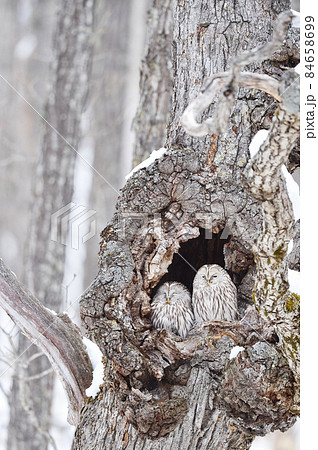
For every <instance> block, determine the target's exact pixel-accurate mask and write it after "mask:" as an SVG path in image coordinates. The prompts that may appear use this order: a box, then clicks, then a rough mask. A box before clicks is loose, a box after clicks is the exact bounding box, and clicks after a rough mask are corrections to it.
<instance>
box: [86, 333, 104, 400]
mask: <svg viewBox="0 0 318 450" xmlns="http://www.w3.org/2000/svg"><path fill="white" fill-rule="evenodd" d="M83 343H84V345H85V346H86V348H87V353H88V356H89V358H90V360H91V363H92V366H93V381H92V384H91V385H90V387H89V388H87V389H86V395H87V397H93V398H94V397H96V395H97V394H98V392H99V386H100V385H101V384H103V381H104V380H103V377H104V365H103V360H102V356H103V354H102V352H101V351H100V349H99V347H98V345H96V344H95V343H94V342H92V341H90V340H89V339H87V338H86V337H84V338H83Z"/></svg>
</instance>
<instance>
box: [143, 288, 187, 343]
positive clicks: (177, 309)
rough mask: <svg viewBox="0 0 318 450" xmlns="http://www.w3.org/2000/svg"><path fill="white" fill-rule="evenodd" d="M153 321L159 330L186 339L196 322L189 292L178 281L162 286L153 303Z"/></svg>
mask: <svg viewBox="0 0 318 450" xmlns="http://www.w3.org/2000/svg"><path fill="white" fill-rule="evenodd" d="M151 321H152V323H153V326H154V327H155V328H156V329H157V330H162V329H165V330H168V331H172V332H173V333H175V334H178V335H179V336H181V337H182V338H183V339H185V338H186V337H187V334H188V332H189V330H190V328H191V327H192V325H193V321H194V318H193V312H192V308H191V294H190V292H189V290H188V289H187V288H186V287H185V286H184V285H183V284H181V283H178V282H176V281H169V282H167V283H164V284H163V285H162V286H160V287H159V289H158V291H157V292H156V294H155V296H154V298H153V300H152V303H151Z"/></svg>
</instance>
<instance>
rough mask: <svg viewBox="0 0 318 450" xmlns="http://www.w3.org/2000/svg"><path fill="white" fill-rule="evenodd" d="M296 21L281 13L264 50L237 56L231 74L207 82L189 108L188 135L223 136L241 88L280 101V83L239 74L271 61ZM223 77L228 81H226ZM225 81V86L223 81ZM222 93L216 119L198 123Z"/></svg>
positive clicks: (186, 117) (185, 117) (185, 123)
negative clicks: (258, 90) (243, 68)
mask: <svg viewBox="0 0 318 450" xmlns="http://www.w3.org/2000/svg"><path fill="white" fill-rule="evenodd" d="M292 18H293V13H292V12H291V11H284V12H282V13H281V14H280V15H279V16H278V17H277V20H276V22H275V25H274V27H273V37H272V40H271V41H269V42H267V43H266V44H265V45H263V46H261V47H256V48H254V49H252V50H250V51H248V52H245V53H242V54H240V55H237V56H236V57H235V58H233V60H232V68H231V70H230V71H229V72H225V73H223V74H215V75H214V76H213V77H211V78H210V80H208V85H207V86H206V87H205V89H204V90H203V91H202V92H201V93H200V95H199V96H198V97H197V98H196V99H195V100H194V101H193V102H192V103H191V104H190V105H189V106H188V107H187V108H186V110H185V111H184V113H183V115H182V118H181V122H182V125H183V127H184V128H185V130H186V131H187V133H189V134H190V135H191V136H197V137H200V136H205V135H207V134H222V133H224V132H225V131H226V129H227V126H228V122H229V118H230V115H231V110H232V108H233V106H234V104H235V101H236V95H237V90H238V87H249V88H254V89H260V90H263V91H265V92H267V93H268V94H270V95H272V96H273V97H274V98H276V100H278V101H280V97H279V95H278V82H277V81H276V80H275V79H273V78H271V77H269V76H266V75H257V74H252V73H249V72H245V73H244V74H243V73H240V69H241V68H242V67H244V66H246V65H248V64H251V63H253V62H256V61H263V60H265V59H267V58H268V57H270V56H271V55H272V53H273V52H274V51H275V50H277V49H278V48H279V47H280V46H281V45H282V43H283V40H284V37H285V34H286V32H287V28H288V25H289V24H290V22H291V20H292ZM224 77H227V78H226V79H224ZM220 78H221V79H223V82H222V81H221V80H220ZM222 87H223V88H224V89H223V92H222V94H221V95H220V99H219V102H218V104H217V107H216V111H215V114H214V116H213V118H209V119H206V120H205V121H204V122H203V123H202V124H199V123H198V122H197V120H198V117H199V116H200V115H201V114H202V113H203V111H204V110H205V109H207V108H208V107H209V106H210V104H211V103H212V101H213V100H214V98H215V97H216V95H217V94H218V93H219V91H220V90H221V89H222Z"/></svg>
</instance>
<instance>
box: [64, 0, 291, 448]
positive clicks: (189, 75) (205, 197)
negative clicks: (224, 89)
mask: <svg viewBox="0 0 318 450" xmlns="http://www.w3.org/2000/svg"><path fill="white" fill-rule="evenodd" d="M288 8H289V2H288V1H287V0H286V1H285V0H281V1H280V2H276V3H275V8H274V9H273V3H272V2H271V1H269V0H268V1H265V2H264V1H263V0H262V1H261V0H258V1H256V2H253V3H248V4H246V2H243V1H237V0H236V1H235V0H233V1H229V2H227V3H226V4H224V3H219V2H214V4H213V5H212V3H211V2H210V1H208V0H191V1H183V0H178V1H175V2H174V5H173V17H174V31H173V46H172V49H173V53H172V61H173V70H174V73H173V79H174V87H173V96H172V107H171V117H170V124H169V127H168V133H167V141H166V147H167V151H166V154H165V156H163V157H162V158H160V159H159V160H158V161H156V162H155V163H154V164H151V165H150V166H149V167H147V168H146V169H143V170H140V171H138V172H137V173H136V174H135V175H133V176H132V177H131V178H130V179H129V180H128V182H127V184H126V186H125V187H124V189H123V191H122V195H121V197H120V198H119V200H118V203H117V207H116V213H115V215H114V217H113V219H112V221H111V222H110V223H109V225H108V226H107V227H106V228H105V230H104V231H103V232H102V240H101V247H100V255H99V264H100V271H99V274H98V276H97V277H96V279H95V281H94V282H93V284H92V285H91V288H90V290H89V291H88V292H87V293H86V294H85V296H83V298H82V300H81V314H82V319H83V322H84V324H85V326H86V328H87V330H88V334H89V335H90V336H91V337H92V338H93V339H94V340H95V341H96V342H97V343H98V345H99V346H100V348H101V350H102V351H103V354H104V355H105V357H106V372H105V378H104V379H105V383H104V385H103V386H102V389H101V392H100V395H99V396H98V398H97V399H96V401H95V402H91V403H88V404H87V405H86V407H85V408H84V410H83V411H82V416H81V421H80V423H79V425H78V428H77V431H76V435H75V439H74V444H73V448H74V449H81V450H83V449H88V448H92V447H94V448H96V449H103V448H123V449H141V448H147V449H161V450H163V449H170V448H182V449H189V450H190V449H194V448H198V449H210V448H213V449H218V448H223V449H247V448H249V447H250V445H251V442H252V441H253V438H254V436H255V435H264V434H266V433H268V432H269V431H273V430H275V429H280V430H282V431H284V430H286V429H287V428H289V427H290V426H291V425H292V424H293V423H294V422H295V420H296V417H297V400H298V389H299V384H298V379H297V371H298V363H297V361H298V354H297V351H298V348H297V343H296V341H293V342H292V345H294V350H293V352H292V355H291V357H288V356H287V355H288V354H289V355H290V351H291V347H290V346H289V344H288V342H287V341H284V332H285V331H286V330H287V331H286V337H288V339H290V337H291V334H292V333H295V332H296V330H297V329H296V327H294V325H295V324H296V323H297V317H298V308H297V306H295V307H294V306H293V305H294V304H293V305H292V307H291V308H290V311H288V309H287V308H286V305H287V303H286V302H287V299H286V296H285V294H286V292H287V294H288V291H286V289H285V290H284V291H283V292H282V291H280V288H281V285H282V284H283V283H285V282H286V280H284V276H282V277H281V275H282V274H283V271H284V270H285V269H286V265H285V262H284V263H283V264H281V263H282V261H283V259H284V254H285V247H286V245H287V243H288V241H289V239H290V238H291V236H290V229H291V228H292V225H293V223H292V218H291V217H290V215H289V212H290V205H289V204H288V202H287V201H286V199H285V198H284V186H283V183H282V182H281V180H280V178H279V177H278V178H279V182H278V185H277V190H278V192H279V195H278V198H283V199H284V200H283V203H282V204H284V205H285V207H286V223H287V226H286V228H284V229H285V231H286V235H285V236H283V237H284V241H283V244H282V246H281V239H282V236H281V235H280V234H279V233H278V235H277V236H278V248H280V249H281V252H280V253H277V252H276V250H275V247H274V250H275V251H274V250H273V251H274V254H273V255H270V257H268V258H266V260H264V261H263V262H262V263H260V261H259V260H260V259H261V258H255V253H254V252H255V249H256V248H258V249H260V250H262V254H261V255H260V256H262V257H263V256H264V255H265V254H266V250H265V249H264V248H265V247H266V246H265V242H264V243H263V247H261V246H260V245H259V247H257V246H256V244H255V243H256V242H257V238H258V236H259V235H260V236H262V235H261V230H262V226H264V223H265V221H266V220H268V216H267V215H268V214H270V213H271V212H274V215H275V219H277V220H278V223H276V224H274V225H273V223H271V222H269V224H268V233H269V234H268V237H269V239H272V236H273V229H275V226H277V230H278V231H280V229H279V226H280V225H281V223H279V218H280V217H279V214H277V211H276V210H275V207H277V201H276V200H274V201H272V200H271V197H270V199H269V200H268V199H266V201H263V199H262V198H261V197H260V196H257V195H256V194H255V193H254V192H253V190H252V189H249V192H250V194H248V193H247V192H246V190H245V189H244V188H243V185H242V174H243V171H244V169H245V167H246V165H247V162H248V161H249V159H250V154H249V149H248V146H249V143H250V140H251V136H252V135H253V134H254V133H255V131H257V130H258V129H259V128H269V126H270V124H271V120H272V116H273V111H274V109H275V108H276V107H277V103H275V102H274V101H273V99H272V98H271V97H270V96H268V94H265V93H264V92H255V91H247V90H240V91H239V95H238V98H237V101H236V104H235V108H234V110H233V111H232V114H231V125H230V127H228V129H227V133H226V134H223V135H221V134H220V135H219V136H217V135H216V134H213V135H207V136H206V137H204V138H194V137H190V136H189V135H188V134H187V133H186V131H185V130H184V129H183V128H182V126H181V121H180V119H181V116H182V114H183V112H184V110H185V109H186V107H187V106H188V104H189V102H190V101H191V100H193V98H194V97H195V96H196V95H198V94H199V92H200V89H202V85H203V83H204V80H205V79H206V78H207V77H208V76H210V75H211V74H212V73H215V72H223V71H224V70H227V69H228V68H229V67H230V59H231V57H233V56H234V55H236V54H239V53H241V52H242V51H243V50H246V49H249V48H254V47H255V46H257V45H261V44H264V43H265V42H266V41H268V40H269V38H270V35H271V31H272V25H273V20H274V19H275V18H276V17H277V15H278V14H279V13H280V12H281V11H283V10H286V9H288ZM260 24H261V26H260ZM295 45H296V44H295V42H294V40H293V35H292V36H289V39H288V40H287V44H286V45H285V47H284V48H283V50H282V51H279V52H277V53H276V54H275V57H273V58H272V60H269V61H266V62H264V63H262V64H261V65H256V64H253V65H252V67H250V68H249V70H253V72H255V71H256V72H257V71H260V70H261V71H262V72H266V73H267V74H269V75H275V78H278V79H280V77H281V76H282V70H280V69H279V67H278V64H277V61H280V63H281V65H282V66H285V67H288V66H290V65H293V64H295V62H296V61H295V60H293V56H294V47H295ZM213 112H214V108H210V110H209V111H208V113H209V115H211V114H213ZM282 116H284V114H278V115H277V119H275V120H276V121H278V124H279V123H280V120H282V122H281V123H286V124H288V126H289V127H290V129H291V130H292V131H291V140H290V142H291V144H293V142H294V139H295V136H296V135H297V126H298V125H299V124H298V125H297V121H296V123H295V124H294V123H293V122H292V120H293V119H291V118H290V116H288V114H287V115H285V116H284V119H282ZM205 117H206V116H204V118H205ZM294 117H296V116H295V114H294ZM285 119H286V120H285ZM284 120H285V122H284ZM290 121H291V122H290ZM275 123H277V122H275ZM275 123H273V127H274V129H275ZM277 132H282V133H283V134H284V132H285V130H281V129H280V128H279V126H278V131H277ZM288 143H289V142H288ZM289 151H290V149H289V148H288V151H287V150H286V152H287V157H288V153H289ZM285 156H286V155H285V153H284V158H285ZM285 159H286V158H285ZM253 161H254V160H253ZM279 164H281V161H280V162H279V163H278V165H279ZM253 167H254V166H253ZM255 167H256V168H257V167H258V166H257V165H255ZM255 170H256V169H255ZM268 173H269V172H268ZM249 174H250V172H249ZM250 175H251V174H250ZM271 176H273V177H274V175H271ZM252 178H253V177H252V175H251V177H250V178H248V177H247V178H246V180H245V185H247V184H248V183H252V182H251V180H252ZM275 186H276V185H275ZM281 193H282V196H281ZM254 196H255V197H257V199H256V198H254ZM275 202H276V204H275ZM262 205H263V206H262ZM264 219H265V221H264ZM263 222H264V223H263ZM226 229H227V230H229V231H230V235H229V234H228V233H225V232H224V231H225V230H226ZM266 230H267V228H266V227H264V229H263V232H264V233H266ZM207 234H208V236H207ZM274 238H275V236H274ZM265 241H267V238H266V239H265ZM272 244H273V242H272ZM206 263H218V264H221V265H223V266H225V267H226V268H227V269H228V271H229V272H230V274H231V275H232V277H233V280H234V281H235V283H236V285H237V287H238V290H239V299H238V300H239V309H240V313H241V320H240V322H235V323H232V324H228V325H224V324H223V325H222V324H221V325H220V324H219V325H216V324H214V325H211V326H208V327H206V328H205V329H203V330H201V331H199V330H195V331H194V332H193V333H192V334H191V335H190V337H189V339H188V340H186V341H182V340H181V339H180V338H176V337H175V336H173V335H172V334H170V333H168V332H166V331H161V332H158V331H156V330H154V329H153V327H152V325H151V322H150V318H149V315H150V301H151V297H152V296H153V293H154V292H155V288H156V287H157V286H158V285H160V284H162V283H163V282H164V281H167V280H176V281H180V282H182V283H184V284H185V285H187V286H188V287H189V288H190V289H191V285H192V281H193V278H194V275H195V271H196V270H198V268H199V267H200V266H201V265H203V264H206ZM266 264H267V266H266ZM275 264H276V269H277V271H278V274H279V277H278V281H277V283H273V285H272V288H271V289H270V290H269V289H268V283H267V284H266V282H265V285H264V280H262V279H261V278H262V273H261V272H259V273H258V275H257V276H258V278H256V275H255V273H256V271H255V266H256V267H257V270H258V271H260V270H264V273H266V274H267V273H270V274H271V275H272V272H271V270H269V268H270V269H272V268H273V267H274V266H275ZM255 280H258V284H257V286H256V289H255V291H254V294H253V295H252V290H253V286H254V282H255ZM269 291H270V292H269ZM268 292H269V293H268ZM273 298H275V301H276V300H277V299H280V300H279V302H278V303H277V304H278V305H280V308H282V310H281V311H284V314H282V321H281V323H280V324H279V327H278V329H277V330H276V331H275V328H274V327H273V322H274V321H275V318H277V308H276V309H275V307H272V306H273ZM252 300H254V301H255V305H256V306H257V308H258V309H259V311H260V312H261V315H260V314H259V313H258V312H257V311H256V309H255V307H254V306H252V303H253V301H252ZM267 300H270V301H268V302H267ZM282 301H284V302H285V303H281V302H282ZM248 305H250V306H249V308H247V306H248ZM264 305H265V306H264ZM284 305H285V306H284ZM271 307H272V308H271ZM289 313H290V314H289ZM262 315H263V316H264V317H262ZM267 316H268V317H270V319H271V320H272V322H267V320H266V317H267ZM286 324H287V325H290V324H293V325H292V326H291V327H290V328H289V327H288V326H287V327H285V325H286ZM293 327H294V328H293ZM235 342H236V343H238V344H239V345H242V346H244V351H242V352H241V353H240V354H239V355H238V356H237V357H236V358H233V359H229V356H230V352H231V349H232V348H233V346H234V344H235ZM281 343H283V345H281Z"/></svg>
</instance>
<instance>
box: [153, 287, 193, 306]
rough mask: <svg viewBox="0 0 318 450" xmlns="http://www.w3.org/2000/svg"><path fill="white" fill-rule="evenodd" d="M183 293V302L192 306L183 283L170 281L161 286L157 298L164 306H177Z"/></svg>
mask: <svg viewBox="0 0 318 450" xmlns="http://www.w3.org/2000/svg"><path fill="white" fill-rule="evenodd" d="M182 293H183V294H184V295H183V296H182V300H183V301H186V303H188V304H190V297H189V292H188V290H187V289H186V287H185V286H183V285H181V283H177V282H174V281H169V282H167V283H165V284H163V285H162V286H160V288H159V289H158V291H157V293H156V296H155V298H156V300H160V302H161V303H163V304H167V305H170V306H175V305H177V304H178V303H179V302H180V294H181V295H182Z"/></svg>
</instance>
